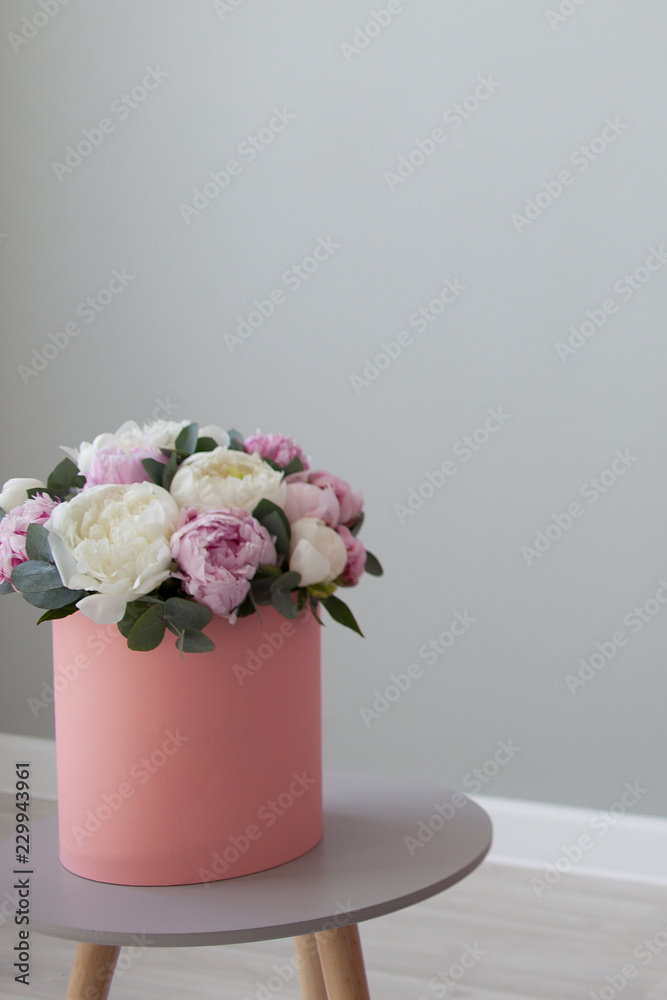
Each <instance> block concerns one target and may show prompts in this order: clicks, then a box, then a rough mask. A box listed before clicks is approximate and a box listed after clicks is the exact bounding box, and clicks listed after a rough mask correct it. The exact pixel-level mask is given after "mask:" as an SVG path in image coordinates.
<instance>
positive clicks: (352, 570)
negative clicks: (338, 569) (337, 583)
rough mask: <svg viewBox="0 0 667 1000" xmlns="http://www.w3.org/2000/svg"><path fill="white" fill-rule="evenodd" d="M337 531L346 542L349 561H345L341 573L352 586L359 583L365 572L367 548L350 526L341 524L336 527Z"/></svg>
mask: <svg viewBox="0 0 667 1000" xmlns="http://www.w3.org/2000/svg"><path fill="white" fill-rule="evenodd" d="M336 533H337V534H338V535H340V537H341V538H342V539H343V541H344V542H345V548H346V549H347V562H346V563H345V569H344V570H343V572H342V573H341V577H342V579H343V580H344V581H345V583H347V584H348V585H349V586H350V587H353V586H354V585H355V584H357V583H359V580H360V579H361V576H362V574H363V572H364V567H365V565H366V549H365V548H364V547H363V545H362V544H361V542H360V541H359V539H358V538H357V537H356V536H355V535H353V534H352V532H351V531H350V530H349V528H346V527H345V525H344V524H339V525H338V527H337V528H336Z"/></svg>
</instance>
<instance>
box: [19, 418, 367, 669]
mask: <svg viewBox="0 0 667 1000" xmlns="http://www.w3.org/2000/svg"><path fill="white" fill-rule="evenodd" d="M63 451H65V452H66V454H67V456H68V457H67V458H65V459H63V460H62V461H61V462H60V464H59V465H58V466H56V468H55V469H54V470H53V472H52V473H51V475H50V476H49V477H48V479H47V481H46V483H42V482H40V481H39V480H37V479H10V480H9V481H8V482H6V483H5V485H4V487H3V489H2V492H1V493H0V517H1V518H2V520H0V593H3V594H8V593H13V592H14V591H15V590H17V591H20V592H21V593H22V594H23V597H24V598H25V600H26V601H28V603H29V604H32V605H34V606H35V607H37V608H42V609H45V611H44V614H43V615H42V616H41V618H40V619H39V621H40V622H42V621H47V620H49V619H53V618H64V617H66V616H67V615H71V614H73V613H74V612H75V611H76V610H77V609H79V610H80V611H81V612H82V613H83V614H84V615H86V616H87V617H88V618H91V619H92V620H93V621H94V622H97V623H98V624H109V623H112V622H116V623H117V624H118V628H119V630H120V631H121V633H122V634H123V635H124V636H125V637H126V638H127V644H128V646H129V647H130V649H136V650H148V649H154V648H155V647H156V646H158V645H159V644H160V642H161V641H162V639H163V636H164V633H165V629H168V630H169V631H170V632H172V633H173V634H174V635H176V636H177V639H176V646H177V647H178V649H179V651H180V652H181V653H183V652H195V653H196V652H206V651H209V650H211V649H213V648H214V644H213V642H212V641H211V640H210V638H209V637H208V636H207V635H205V634H204V633H203V632H202V629H203V628H204V627H205V626H206V625H207V624H208V622H209V621H210V620H211V615H212V614H216V615H221V616H222V617H223V618H226V619H227V620H228V621H229V622H230V623H231V624H234V622H235V621H236V620H237V618H241V617H244V616H245V615H250V614H253V613H254V612H255V611H258V610H259V609H260V608H261V607H262V606H263V605H264V606H266V605H271V606H273V607H274V608H275V609H276V610H277V611H278V612H280V614H282V615H284V616H285V617H286V618H295V617H296V616H297V615H298V614H299V612H300V611H302V609H303V608H304V607H306V606H308V608H309V609H310V611H311V612H312V614H313V615H314V616H315V617H316V618H317V620H318V621H320V624H321V620H320V618H319V615H318V610H319V604H322V606H323V607H324V608H325V609H326V610H327V612H328V613H329V614H330V615H331V617H332V618H334V619H335V620H336V621H337V622H340V623H341V624H343V625H347V626H348V627H349V628H352V629H354V630H355V631H356V632H359V634H360V635H361V634H362V633H361V630H360V629H359V626H358V625H357V623H356V621H355V618H354V615H353V614H352V612H351V611H350V609H349V608H348V607H347V605H346V604H345V603H344V602H343V601H342V600H341V599H340V598H339V597H337V596H335V591H336V590H337V589H338V588H339V587H352V586H354V585H355V584H356V583H358V582H359V579H360V577H361V575H362V573H363V572H364V570H366V571H367V572H368V573H372V574H373V575H375V576H379V575H380V574H381V573H382V567H381V566H380V564H379V562H378V560H377V559H376V558H375V556H373V555H372V553H370V552H368V551H367V550H366V549H365V548H364V546H363V545H362V543H361V542H360V541H359V539H358V537H357V533H358V531H359V529H360V527H361V525H362V522H363V519H364V514H363V510H362V507H363V496H362V494H361V493H360V492H353V491H352V489H351V488H350V486H349V484H348V483H347V482H345V480H344V479H340V478H339V477H338V476H334V475H332V474H331V473H329V472H314V471H311V470H310V467H309V462H308V459H307V458H306V456H305V455H304V453H303V451H302V449H301V448H300V447H299V445H298V444H296V443H295V442H294V441H292V440H291V438H288V437H284V436H283V435H281V434H267V435H262V434H259V433H257V434H255V435H253V436H252V437H249V438H245V439H244V438H243V437H242V435H241V434H239V432H238V431H235V430H230V431H224V430H222V429H221V428H220V427H215V426H208V427H202V428H199V427H198V425H197V424H194V423H189V422H188V421H187V420H185V421H182V422H181V423H177V422H174V421H164V420H159V421H153V422H149V423H146V424H144V426H143V427H140V426H139V425H138V424H137V423H135V422H134V421H128V422H127V423H124V424H123V425H122V427H120V428H119V429H118V430H117V431H116V433H115V434H100V435H98V436H97V437H96V438H95V440H94V441H93V442H92V444H90V443H88V442H83V443H82V444H81V445H80V447H79V448H63ZM260 613H261V612H260Z"/></svg>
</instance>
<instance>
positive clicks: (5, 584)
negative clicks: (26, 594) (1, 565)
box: [0, 580, 16, 596]
mask: <svg viewBox="0 0 667 1000" xmlns="http://www.w3.org/2000/svg"><path fill="white" fill-rule="evenodd" d="M15 593H16V591H15V590H14V588H13V587H12V585H11V583H10V582H9V580H3V581H2V583H0V596H2V594H15Z"/></svg>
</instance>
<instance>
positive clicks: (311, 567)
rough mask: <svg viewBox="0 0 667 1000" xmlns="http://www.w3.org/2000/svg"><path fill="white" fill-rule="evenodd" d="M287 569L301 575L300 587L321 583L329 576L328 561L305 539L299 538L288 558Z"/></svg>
mask: <svg viewBox="0 0 667 1000" xmlns="http://www.w3.org/2000/svg"><path fill="white" fill-rule="evenodd" d="M289 568H290V569H291V570H294V571H295V572H296V573H300V574H301V581H300V583H299V586H300V587H308V586H310V584H311V583H321V582H322V581H323V580H324V579H326V577H327V576H328V574H329V570H330V565H329V560H328V559H325V558H324V556H323V555H321V554H320V553H319V552H318V551H317V549H316V548H315V546H314V545H313V544H312V543H311V542H309V541H308V540H307V539H306V538H301V539H300V540H299V541H298V542H297V543H296V545H295V546H294V551H293V552H292V555H291V556H290V561H289Z"/></svg>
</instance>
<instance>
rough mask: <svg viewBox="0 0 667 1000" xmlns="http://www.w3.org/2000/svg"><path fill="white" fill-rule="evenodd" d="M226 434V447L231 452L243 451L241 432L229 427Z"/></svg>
mask: <svg viewBox="0 0 667 1000" xmlns="http://www.w3.org/2000/svg"><path fill="white" fill-rule="evenodd" d="M227 433H228V434H229V445H228V447H229V448H230V449H231V451H245V444H244V438H243V434H241V431H237V430H236V428H235V427H230V428H229V430H228V431H227Z"/></svg>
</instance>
